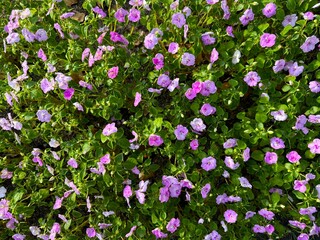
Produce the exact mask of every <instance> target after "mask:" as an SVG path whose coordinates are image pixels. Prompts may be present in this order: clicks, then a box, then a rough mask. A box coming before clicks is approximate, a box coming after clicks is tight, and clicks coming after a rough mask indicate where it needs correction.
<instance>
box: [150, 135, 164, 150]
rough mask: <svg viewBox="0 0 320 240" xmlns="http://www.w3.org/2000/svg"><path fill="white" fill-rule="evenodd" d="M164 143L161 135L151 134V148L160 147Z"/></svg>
mask: <svg viewBox="0 0 320 240" xmlns="http://www.w3.org/2000/svg"><path fill="white" fill-rule="evenodd" d="M162 143H163V139H162V138H161V137H160V136H159V135H155V134H151V135H150V136H149V146H155V147H158V146H160V145H161V144H162Z"/></svg>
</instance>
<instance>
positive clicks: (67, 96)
mask: <svg viewBox="0 0 320 240" xmlns="http://www.w3.org/2000/svg"><path fill="white" fill-rule="evenodd" d="M73 94H74V89H73V88H68V89H66V90H65V91H64V92H63V97H64V99H66V100H71V98H72V96H73Z"/></svg>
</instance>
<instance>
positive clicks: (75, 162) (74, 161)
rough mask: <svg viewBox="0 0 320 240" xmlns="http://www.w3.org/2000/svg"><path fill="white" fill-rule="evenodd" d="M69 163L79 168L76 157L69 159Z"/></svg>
mask: <svg viewBox="0 0 320 240" xmlns="http://www.w3.org/2000/svg"><path fill="white" fill-rule="evenodd" d="M68 165H69V166H70V167H72V168H78V163H77V161H76V160H75V159H74V158H70V159H69V161H68Z"/></svg>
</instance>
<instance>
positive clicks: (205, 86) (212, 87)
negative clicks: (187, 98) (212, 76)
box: [192, 80, 217, 96]
mask: <svg viewBox="0 0 320 240" xmlns="http://www.w3.org/2000/svg"><path fill="white" fill-rule="evenodd" d="M193 87H194V86H193V84H192V88H193ZM193 89H194V88H193ZM216 91H217V87H216V84H215V83H214V82H213V81H211V80H206V81H204V82H203V83H202V84H201V91H200V94H201V95H202V96H209V95H210V94H214V93H216Z"/></svg>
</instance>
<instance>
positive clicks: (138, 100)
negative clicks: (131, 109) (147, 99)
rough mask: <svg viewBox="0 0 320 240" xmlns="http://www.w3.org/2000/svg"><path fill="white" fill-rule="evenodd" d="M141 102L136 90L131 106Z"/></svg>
mask: <svg viewBox="0 0 320 240" xmlns="http://www.w3.org/2000/svg"><path fill="white" fill-rule="evenodd" d="M140 102H141V94H140V93H138V92H136V95H135V98H134V103H133V106H135V107H136V106H138V104H139V103H140Z"/></svg>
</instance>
